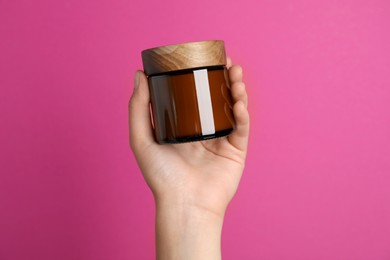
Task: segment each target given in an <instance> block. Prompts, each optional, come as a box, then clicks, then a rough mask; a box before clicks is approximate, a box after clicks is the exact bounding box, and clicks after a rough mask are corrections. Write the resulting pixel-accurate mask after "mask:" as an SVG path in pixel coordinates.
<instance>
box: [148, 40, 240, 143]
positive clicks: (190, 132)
mask: <svg viewBox="0 0 390 260" xmlns="http://www.w3.org/2000/svg"><path fill="white" fill-rule="evenodd" d="M142 62H143V67H144V72H145V74H146V76H147V77H148V83H149V90H150V101H151V112H152V124H153V128H154V135H155V139H156V141H157V142H158V143H160V144H163V143H182V142H189V141H201V140H206V139H211V138H216V137H222V136H226V135H228V134H230V133H231V132H232V130H233V129H234V128H235V120H234V116H233V110H232V98H231V93H230V85H229V77H228V71H227V69H226V54H225V46H224V42H223V41H218V40H213V41H201V42H189V43H183V44H174V45H167V46H162V47H157V48H152V49H147V50H144V51H142Z"/></svg>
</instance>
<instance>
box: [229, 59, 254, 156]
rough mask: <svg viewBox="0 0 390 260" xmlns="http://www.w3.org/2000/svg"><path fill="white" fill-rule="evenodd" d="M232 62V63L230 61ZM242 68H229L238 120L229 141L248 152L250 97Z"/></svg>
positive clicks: (234, 66) (234, 110) (235, 66)
mask: <svg viewBox="0 0 390 260" xmlns="http://www.w3.org/2000/svg"><path fill="white" fill-rule="evenodd" d="M230 62H231V61H230ZM242 77H243V73H242V68H241V66H239V65H231V66H230V68H229V79H230V83H231V94H232V98H233V102H234V105H233V114H234V118H235V120H236V128H235V129H234V131H233V132H232V133H231V134H230V135H229V136H228V141H229V143H230V144H231V145H233V146H234V147H236V148H237V149H239V150H241V151H243V152H246V150H247V147H248V137H249V121H250V120H249V113H248V109H247V107H248V95H247V93H246V90H245V84H244V83H243V82H242Z"/></svg>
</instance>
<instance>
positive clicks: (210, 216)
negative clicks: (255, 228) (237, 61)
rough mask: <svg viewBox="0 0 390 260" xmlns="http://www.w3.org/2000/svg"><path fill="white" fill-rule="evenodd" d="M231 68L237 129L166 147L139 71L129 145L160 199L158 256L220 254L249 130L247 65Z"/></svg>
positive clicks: (131, 109)
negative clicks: (244, 68) (156, 135)
mask: <svg viewBox="0 0 390 260" xmlns="http://www.w3.org/2000/svg"><path fill="white" fill-rule="evenodd" d="M228 70H229V78H230V84H231V92H232V98H233V102H234V105H233V113H234V117H235V120H236V124H237V126H236V129H234V130H233V132H232V133H231V134H230V135H229V136H227V137H222V138H217V139H211V140H206V141H200V142H192V143H182V144H164V145H159V144H157V143H156V142H155V140H154V137H153V131H152V125H151V120H150V98H149V88H148V83H147V79H146V76H145V74H144V73H143V72H142V71H137V72H136V75H135V80H134V91H133V94H132V97H131V99H130V103H129V125H130V144H131V148H132V150H133V152H134V155H135V157H136V159H137V162H138V165H139V167H140V169H141V171H142V174H143V176H144V178H145V180H146V182H147V184H148V185H149V187H150V189H151V190H152V192H153V194H154V198H155V201H156V208H157V219H156V231H157V233H156V234H157V257H158V259H218V258H220V241H219V240H220V233H221V229H222V222H223V216H224V214H225V210H226V208H227V206H228V204H229V202H230V200H231V199H232V197H233V195H234V194H235V192H236V189H237V186H238V184H239V181H240V178H241V175H242V172H243V169H244V166H245V157H246V151H247V144H248V134H249V114H248V110H247V103H248V101H247V94H246V91H245V85H244V83H243V82H242V69H241V67H240V66H238V65H233V66H232V65H231V61H230V59H228ZM217 240H218V241H217Z"/></svg>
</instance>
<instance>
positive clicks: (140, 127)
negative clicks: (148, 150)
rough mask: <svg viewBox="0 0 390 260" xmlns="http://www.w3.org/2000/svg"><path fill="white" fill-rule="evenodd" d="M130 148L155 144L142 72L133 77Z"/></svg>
mask: <svg viewBox="0 0 390 260" xmlns="http://www.w3.org/2000/svg"><path fill="white" fill-rule="evenodd" d="M129 130H130V146H131V148H132V149H133V151H135V152H136V151H137V150H140V149H142V148H143V147H146V146H149V145H150V144H153V143H155V141H154V137H153V131H152V123H151V120H150V95H149V87H148V80H147V79H146V76H145V74H144V73H143V72H142V71H140V70H139V71H137V72H136V73H135V76H134V90H133V94H132V96H131V98H130V101H129Z"/></svg>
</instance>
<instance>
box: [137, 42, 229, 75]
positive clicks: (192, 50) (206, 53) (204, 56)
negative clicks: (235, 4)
mask: <svg viewBox="0 0 390 260" xmlns="http://www.w3.org/2000/svg"><path fill="white" fill-rule="evenodd" d="M142 62H143V66H144V71H145V74H146V75H148V76H150V75H153V74H158V73H165V72H169V71H176V70H183V69H191V68H199V67H209V66H218V65H226V53H225V44H224V42H223V41H220V40H212V41H200V42H188V43H182V44H173V45H167V46H162V47H157V48H152V49H147V50H144V51H142Z"/></svg>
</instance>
